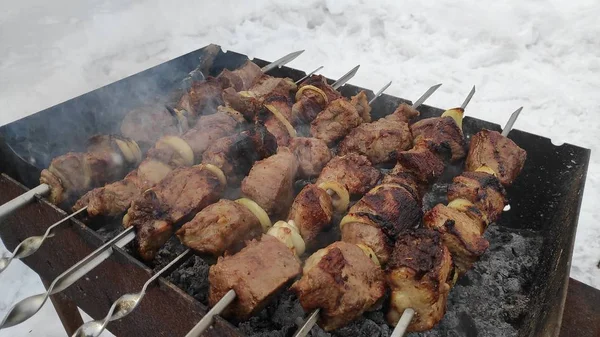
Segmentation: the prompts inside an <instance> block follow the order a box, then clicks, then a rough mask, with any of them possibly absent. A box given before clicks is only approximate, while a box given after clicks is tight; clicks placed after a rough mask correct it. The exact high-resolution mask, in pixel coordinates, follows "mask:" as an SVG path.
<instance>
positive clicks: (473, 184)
mask: <svg viewBox="0 0 600 337" xmlns="http://www.w3.org/2000/svg"><path fill="white" fill-rule="evenodd" d="M456 199H466V200H468V201H470V202H471V203H473V205H474V206H475V207H476V208H477V209H479V210H480V211H481V212H482V213H483V214H484V216H485V219H486V220H487V223H491V222H495V221H496V220H498V218H499V217H500V215H501V214H502V211H503V209H504V206H505V205H506V191H505V190H504V187H503V186H502V184H501V183H500V180H498V178H496V177H494V176H493V175H491V174H488V173H485V172H463V174H461V175H459V176H457V177H455V178H454V179H453V180H452V184H451V185H450V186H449V187H448V201H453V200H456Z"/></svg>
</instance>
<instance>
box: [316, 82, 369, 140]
mask: <svg viewBox="0 0 600 337" xmlns="http://www.w3.org/2000/svg"><path fill="white" fill-rule="evenodd" d="M361 93H362V95H361V94H358V95H357V96H355V97H353V98H352V101H350V102H349V101H348V100H347V99H345V98H340V99H337V100H335V101H333V102H331V103H330V104H329V105H328V106H327V108H325V110H323V111H321V112H320V113H319V114H318V115H317V117H316V118H315V119H314V120H313V121H312V122H311V123H310V134H311V135H312V136H313V137H316V138H319V139H322V140H324V141H325V142H326V143H327V144H332V143H334V142H335V141H338V140H340V139H342V138H344V137H345V136H346V135H347V134H348V133H349V132H350V130H352V129H353V128H355V127H357V126H359V125H360V124H362V123H366V122H370V121H371V117H370V116H371V115H370V112H371V110H370V109H371V108H370V107H369V106H368V105H367V106H366V107H365V106H364V105H363V104H361V103H360V102H361V101H362V100H363V99H361V98H360V97H359V96H364V95H365V94H364V92H361ZM364 99H366V96H364ZM355 104H356V105H355ZM357 107H358V108H357Z"/></svg>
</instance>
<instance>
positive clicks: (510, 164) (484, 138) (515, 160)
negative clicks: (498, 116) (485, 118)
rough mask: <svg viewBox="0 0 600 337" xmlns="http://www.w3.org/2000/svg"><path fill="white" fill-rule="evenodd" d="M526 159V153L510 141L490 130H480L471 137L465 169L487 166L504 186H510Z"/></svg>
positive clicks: (471, 169) (470, 169)
mask: <svg viewBox="0 0 600 337" xmlns="http://www.w3.org/2000/svg"><path fill="white" fill-rule="evenodd" d="M525 159H527V152H525V150H523V149H522V148H520V147H519V146H518V145H517V144H515V142H513V141H512V140H511V139H509V138H506V137H504V136H502V135H501V134H500V133H498V132H496V131H491V130H481V131H479V132H478V133H477V134H476V135H474V136H473V137H471V146H470V148H469V155H468V156H467V162H466V163H465V168H466V170H467V171H475V170H477V169H478V168H480V167H481V166H484V165H485V166H488V167H490V168H491V169H492V170H494V172H496V174H497V176H498V178H499V179H500V182H501V183H502V185H504V186H510V185H512V183H513V181H514V180H515V179H516V178H517V176H518V175H519V173H521V170H522V169H523V165H524V164H525Z"/></svg>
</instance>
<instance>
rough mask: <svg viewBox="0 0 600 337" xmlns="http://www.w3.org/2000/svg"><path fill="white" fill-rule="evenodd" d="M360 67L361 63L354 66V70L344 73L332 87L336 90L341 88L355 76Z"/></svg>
mask: <svg viewBox="0 0 600 337" xmlns="http://www.w3.org/2000/svg"><path fill="white" fill-rule="evenodd" d="M358 68H360V64H359V65H357V66H356V67H354V68H352V70H350V71H349V72H347V73H346V74H344V75H342V77H340V78H339V79H338V80H337V81H335V82H333V84H332V85H331V87H332V88H333V89H336V90H337V89H339V88H340V87H341V86H342V85H344V84H346V82H348V81H349V80H350V79H351V78H352V77H354V75H356V72H357V71H358Z"/></svg>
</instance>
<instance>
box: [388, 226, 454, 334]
mask: <svg viewBox="0 0 600 337" xmlns="http://www.w3.org/2000/svg"><path fill="white" fill-rule="evenodd" d="M451 267H452V259H451V257H450V253H449V252H448V249H447V248H446V247H445V246H444V245H443V243H442V240H441V238H440V236H439V235H438V234H437V233H436V232H434V231H431V230H427V229H417V230H414V231H408V232H406V233H404V234H403V235H402V236H400V237H399V238H398V240H397V241H396V245H395V246H394V251H393V253H392V258H391V259H390V261H389V263H388V265H387V268H386V278H387V283H388V285H389V286H390V288H391V290H392V295H391V297H390V310H389V312H388V314H387V319H388V323H390V324H391V325H394V326H395V325H396V324H397V323H398V320H399V319H400V317H401V316H402V313H403V312H404V310H405V309H407V308H413V309H414V310H415V313H416V314H415V316H414V317H413V319H412V321H411V323H410V325H409V326H408V331H425V330H429V329H431V328H433V327H434V326H435V325H436V324H437V323H438V322H439V321H440V320H441V319H442V317H443V316H444V313H445V312H446V299H447V297H448V292H449V291H450V285H449V284H448V283H447V279H448V274H449V273H450V269H451Z"/></svg>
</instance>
